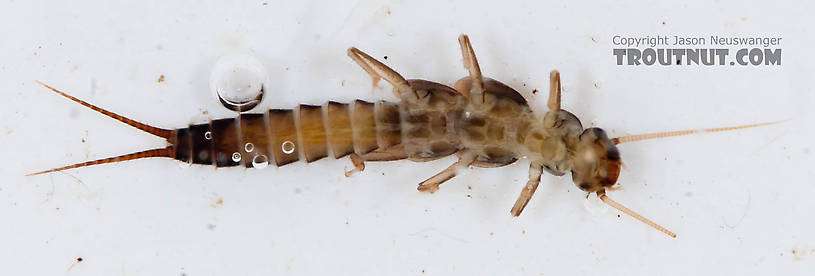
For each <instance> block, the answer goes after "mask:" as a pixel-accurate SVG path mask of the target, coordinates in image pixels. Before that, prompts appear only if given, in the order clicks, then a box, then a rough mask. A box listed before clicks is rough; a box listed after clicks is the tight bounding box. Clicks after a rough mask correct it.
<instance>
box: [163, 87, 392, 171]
mask: <svg viewBox="0 0 815 276" xmlns="http://www.w3.org/2000/svg"><path fill="white" fill-rule="evenodd" d="M401 122H402V120H401V118H400V111H399V105H397V104H395V103H390V102H385V101H380V102H377V103H376V104H374V103H371V102H366V101H362V100H356V101H355V102H353V103H352V104H350V105H349V104H343V103H338V102H328V103H326V104H325V105H322V106H315V105H300V106H299V107H298V108H297V110H291V109H272V110H269V111H268V112H266V113H262V114H241V115H240V116H239V117H238V118H226V119H218V120H213V121H211V122H209V123H205V124H198V125H191V126H190V127H189V128H184V129H179V130H178V136H177V142H176V155H175V159H178V160H180V161H184V162H191V163H194V164H204V165H215V166H217V167H231V166H240V165H244V166H246V167H260V166H265V165H266V164H275V165H277V166H283V165H286V164H289V163H292V162H295V161H298V160H300V159H301V157H302V158H303V159H305V161H306V162H313V161H316V160H319V159H322V158H324V157H327V156H328V152H329V151H331V153H332V155H333V156H334V157H335V158H341V157H344V156H346V155H349V154H351V153H356V154H360V155H362V154H366V153H369V152H371V151H374V150H376V149H379V148H383V149H386V148H390V147H394V146H397V145H400V144H402V131H401V130H402V125H401Z"/></svg>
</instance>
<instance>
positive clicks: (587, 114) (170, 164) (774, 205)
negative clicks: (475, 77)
mask: <svg viewBox="0 0 815 276" xmlns="http://www.w3.org/2000/svg"><path fill="white" fill-rule="evenodd" d="M294 3H295V2H273V1H269V2H268V3H266V4H264V2H261V1H258V2H254V3H247V4H240V5H230V6H220V5H213V4H202V3H198V2H189V3H185V4H181V3H165V2H161V1H139V2H133V3H131V4H110V3H106V2H99V3H88V4H85V5H77V4H60V3H50V2H49V3H45V2H23V1H16V2H5V1H4V2H3V3H2V4H0V5H1V6H2V8H0V10H2V12H0V14H2V16H0V20H2V22H1V23H0V33H3V34H4V39H3V40H2V41H0V60H2V62H0V93H2V94H1V95H2V96H3V100H2V101H0V137H2V138H0V141H1V142H0V153H3V158H0V176H2V179H3V180H2V182H0V221H3V226H2V227H0V244H1V245H2V247H3V250H0V269H3V270H4V272H5V273H7V274H30V275H54V274H69V275H102V274H105V275H111V274H114V275H119V274H121V275H191V276H192V275H243V274H253V275H280V274H293V275H302V274H312V275H314V274H326V273H330V274H348V275H357V274H381V273H388V274H408V275H451V274H465V275H469V274H497V275H507V274H531V275H537V274H555V275H563V274H598V273H604V274H612V275H614V274H616V275H622V274H675V275H678V274H691V273H704V274H714V275H715V274H729V275H740V274H805V273H808V272H810V271H811V268H812V267H813V264H815V238H813V235H812V229H815V220H812V219H811V218H812V212H811V210H813V209H814V208H815V203H813V201H812V200H810V199H811V195H812V194H813V192H815V183H813V179H815V175H813V169H812V164H815V162H813V161H815V158H813V152H814V151H815V150H814V149H813V144H812V143H811V141H812V139H813V137H815V132H814V131H813V128H812V127H811V126H812V122H813V119H815V115H813V112H812V109H813V102H814V101H813V100H815V99H813V93H812V91H815V87H813V82H812V77H813V75H814V74H813V73H815V71H813V61H815V59H813V55H812V50H811V49H812V48H813V47H812V46H813V42H815V41H813V38H812V37H813V36H812V35H811V26H812V25H813V24H812V23H815V22H813V20H812V18H811V13H810V11H812V10H813V8H814V7H813V6H812V5H813V4H812V3H810V2H796V3H784V1H777V2H773V3H772V4H762V5H756V6H750V7H743V6H744V5H743V4H741V2H736V1H733V2H729V3H728V2H727V1H726V2H717V3H707V2H700V3H689V2H683V3H682V4H681V5H679V6H667V5H663V4H653V3H650V4H645V3H636V2H631V1H622V2H620V1H616V2H614V4H608V5H601V6H592V5H589V4H576V3H571V2H562V3H552V4H538V3H537V1H530V2H527V3H519V4H518V5H516V6H510V5H504V4H498V3H473V2H470V1H461V2H449V3H448V2H443V3H437V2H436V1H430V2H426V3H422V4H420V5H416V4H414V2H412V1H411V2H409V3H408V2H397V3H382V2H375V1H358V2H347V3H336V4H329V3H323V2H317V1H313V2H298V3H297V4H296V6H289V5H294ZM703 3H704V4H703ZM654 5H657V6H654ZM460 33H468V34H469V35H470V39H471V41H472V43H473V45H474V47H475V51H476V54H477V55H478V58H479V61H480V63H481V68H482V71H483V73H484V74H485V75H487V76H490V77H492V78H495V79H498V80H501V81H504V82H505V83H506V84H508V85H510V86H512V87H514V88H516V89H517V90H518V91H520V92H521V94H523V95H524V96H526V97H527V98H528V99H530V102H531V105H533V106H534V107H535V108H536V109H537V110H541V111H542V110H544V109H545V101H546V99H545V96H544V94H545V91H547V89H548V82H549V80H548V76H549V71H550V70H552V69H555V68H557V69H558V70H560V72H561V73H562V76H563V85H564V90H565V91H564V95H563V105H564V108H565V109H567V110H570V111H572V112H574V113H575V114H576V115H578V117H580V118H581V120H582V121H583V123H584V125H586V126H589V125H595V126H599V127H603V128H605V129H606V130H607V131H608V132H609V133H610V135H611V136H618V135H625V134H635V133H644V132H653V131H662V130H674V129H687V128H699V127H719V126H728V125H737V124H743V123H753V122H762V121H772V120H778V119H785V118H792V121H790V122H788V123H785V124H782V125H777V126H771V127H764V128H759V129H752V130H745V131H738V132H729V133H721V134H703V135H697V136H690V137H682V138H672V139H665V140H656V141H647V142H638V143H631V144H625V145H621V146H620V151H621V154H622V158H623V161H624V162H625V163H626V165H627V167H628V169H627V170H624V171H623V174H622V176H621V177H620V180H619V182H620V183H621V184H622V186H623V187H624V188H623V190H621V191H616V192H611V193H610V195H611V196H612V197H613V198H614V199H615V200H617V201H619V202H621V203H623V204H625V205H627V206H628V207H630V208H632V209H634V210H636V211H639V212H640V213H642V214H643V215H645V216H646V217H649V218H651V219H653V220H654V221H656V222H658V223H660V224H662V225H664V226H666V227H667V228H669V229H671V230H673V231H674V232H676V233H677V234H678V235H679V237H678V238H677V239H670V238H668V237H666V236H665V235H663V234H662V233H659V232H657V231H655V230H653V229H650V228H648V227H647V226H645V225H643V224H641V223H639V222H637V221H635V220H634V219H632V218H630V217H627V216H625V215H622V216H621V217H618V216H617V214H619V212H617V211H616V210H613V209H604V207H600V206H601V205H599V203H597V202H589V203H586V199H585V194H584V193H582V192H579V191H578V189H577V188H576V187H575V186H574V184H572V183H571V181H570V177H569V176H568V175H567V176H564V177H559V178H558V177H553V176H551V175H545V176H544V177H543V182H542V184H541V186H540V188H539V189H538V191H537V194H536V195H535V197H533V199H532V201H531V202H530V203H529V206H528V207H527V209H526V211H525V212H524V214H523V215H522V216H521V217H520V218H512V217H510V216H509V210H510V208H511V207H512V204H513V203H514V200H515V198H516V196H517V194H518V193H519V192H520V190H521V189H522V188H523V186H524V184H525V182H526V176H527V171H526V168H527V165H528V163H527V162H526V160H521V161H520V162H518V163H517V164H514V165H511V166H507V167H504V168H500V169H472V170H469V171H467V172H466V173H465V174H463V175H460V176H457V177H456V178H455V179H453V180H451V181H450V182H448V183H446V184H444V185H443V186H442V187H441V190H440V191H439V192H437V193H435V194H433V195H428V194H422V193H419V192H417V191H416V184H418V182H420V181H421V180H423V179H425V178H427V177H429V176H431V175H433V174H435V173H436V172H438V171H440V170H441V169H443V168H445V167H446V166H447V165H449V164H450V163H452V162H453V159H452V158H447V159H443V160H439V161H435V162H429V163H411V162H407V161H404V162H388V163H369V164H368V165H367V168H366V170H365V172H363V173H361V174H358V175H356V176H354V177H351V178H345V177H344V176H343V169H344V168H345V167H350V166H351V165H350V161H348V160H347V159H344V160H325V161H320V162H316V163H312V164H308V165H306V164H303V163H297V164H293V165H288V166H286V167H282V168H274V167H269V168H266V169H264V170H244V169H240V168H237V169H219V170H213V169H212V168H210V167H199V166H192V167H189V166H182V168H180V167H179V166H177V165H176V163H175V161H172V160H162V159H148V160H138V161H131V162H125V163H119V164H112V165H104V166H95V167H88V168H82V169H76V170H70V171H66V172H64V173H54V174H48V175H41V176H33V177H24V176H23V175H24V174H27V173H31V172H34V171H37V170H42V169H48V168H52V167H56V166H62V165H65V164H69V163H75V162H81V161H85V160H89V159H97V158H103V157H107V156H111V155H114V154H121V153H128V152H133V151H137V150H142V149H146V148H152V147H159V146H163V145H164V144H163V143H164V142H163V141H161V140H160V139H157V138H155V137H152V136H150V135H148V134H144V133H141V132H140V131H138V130H136V129H134V128H131V127H128V126H126V125H123V124H121V123H118V122H116V121H114V120H111V119H109V118H106V117H104V116H102V115H99V114H95V113H94V112H92V111H90V110H87V109H85V108H83V107H81V106H79V105H77V104H75V103H72V102H69V101H67V100H65V99H63V98H61V97H58V96H56V95H54V94H53V93H50V92H48V91H47V90H46V89H44V88H42V87H40V86H38V85H37V84H36V83H34V81H33V80H35V79H36V80H42V81H44V82H46V83H48V84H51V85H53V86H54V87H56V88H59V89H62V90H64V91H66V92H69V93H70V94H72V95H74V96H76V97H79V98H81V99H85V100H87V101H89V102H91V103H93V104H96V105H98V106H100V107H103V108H107V109H109V110H111V111H114V112H117V113H119V114H121V115H124V116H127V117H130V118H133V119H136V120H138V121H141V122H145V123H149V124H153V125H156V126H159V127H165V128H175V127H183V126H186V125H187V124H189V123H193V122H202V121H205V120H206V119H209V118H213V119H214V118H222V117H227V116H234V113H232V112H230V111H228V110H226V109H225V108H223V107H221V106H220V104H219V103H218V102H217V101H215V100H213V97H212V94H211V91H210V89H209V88H210V87H209V80H210V72H211V70H212V66H213V65H214V64H215V62H216V61H217V60H218V58H219V57H220V56H222V55H227V54H234V53H249V54H251V55H253V56H255V57H256V58H258V59H259V60H260V61H261V62H263V65H264V67H265V69H266V70H267V73H268V74H269V81H270V83H271V84H273V87H270V89H268V91H267V93H269V95H267V97H266V99H264V102H263V103H262V104H261V106H262V107H263V108H269V107H275V108H290V107H294V106H296V105H297V104H299V103H309V104H320V103H323V102H325V101H327V100H337V101H350V100H353V99H356V98H361V99H365V100H378V99H387V100H394V98H393V95H392V94H391V92H390V91H389V86H388V85H387V84H385V83H384V82H382V83H381V84H380V86H381V87H382V89H375V90H373V91H372V90H371V87H370V79H369V78H368V76H367V74H365V72H364V71H362V70H361V69H360V68H358V67H357V66H356V65H355V64H354V63H353V62H352V61H351V60H350V59H349V58H348V57H346V55H345V49H346V48H348V47H349V46H357V47H359V48H360V49H362V50H363V51H366V52H368V53H369V54H371V55H372V56H374V57H377V58H380V59H381V60H383V61H384V62H385V63H387V64H388V65H391V66H392V67H393V68H395V69H396V70H397V71H399V72H400V73H402V74H403V75H405V76H406V77H408V78H424V79H430V80H434V81H439V82H442V83H453V82H454V81H456V80H457V79H458V78H460V77H463V76H465V75H466V71H465V70H464V68H463V67H462V65H461V58H460V52H459V48H458V43H457V41H456V37H457V36H458V34H460ZM616 34H621V35H648V34H665V35H673V34H680V35H682V34H685V35H700V36H709V35H715V34H718V35H745V36H753V35H763V36H781V37H783V38H784V40H783V43H782V45H781V48H782V49H783V51H784V55H783V66H778V67H773V66H763V67H752V66H749V67H738V66H736V67H730V66H716V67H701V66H690V67H681V66H680V67H676V66H671V67H629V66H617V65H615V63H614V62H615V59H614V56H613V55H612V48H613V47H614V45H612V42H611V38H612V37H613V36H614V35H616ZM385 56H387V59H385ZM162 75H163V76H164V78H163V81H161V82H159V81H158V79H159V78H160V76H162ZM536 89H537V90H539V91H543V92H544V93H538V94H537V95H534V96H533V93H532V91H534V90H536ZM77 258H82V260H83V261H82V262H79V263H77Z"/></svg>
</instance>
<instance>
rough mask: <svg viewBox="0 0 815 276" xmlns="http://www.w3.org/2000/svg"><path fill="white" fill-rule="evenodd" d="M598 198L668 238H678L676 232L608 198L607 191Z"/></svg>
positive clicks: (600, 193)
mask: <svg viewBox="0 0 815 276" xmlns="http://www.w3.org/2000/svg"><path fill="white" fill-rule="evenodd" d="M597 196H598V197H600V200H602V201H603V202H605V203H606V204H608V205H609V206H611V207H614V208H616V209H617V210H620V211H622V212H623V213H626V214H628V215H629V216H632V217H634V218H635V219H637V220H639V221H642V222H643V223H645V224H648V226H651V227H654V229H657V230H659V231H662V233H665V234H667V235H668V236H671V238H676V234H674V232H671V231H670V230H668V229H665V227H662V226H660V225H659V224H656V223H655V222H653V221H651V220H649V219H647V218H645V217H643V216H641V215H640V214H637V213H636V212H634V211H631V209H628V208H626V207H625V206H623V205H622V204H620V203H617V202H616V201H614V200H612V199H611V198H610V197H608V196H607V195H606V191H605V190H603V191H599V192H597Z"/></svg>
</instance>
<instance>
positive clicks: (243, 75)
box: [210, 54, 268, 111]
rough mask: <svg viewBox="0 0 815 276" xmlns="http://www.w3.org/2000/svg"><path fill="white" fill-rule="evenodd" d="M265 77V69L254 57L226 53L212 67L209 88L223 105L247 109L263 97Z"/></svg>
mask: <svg viewBox="0 0 815 276" xmlns="http://www.w3.org/2000/svg"><path fill="white" fill-rule="evenodd" d="M266 76H267V73H266V69H265V68H264V67H263V64H262V63H261V62H260V61H259V60H258V59H256V58H255V57H253V56H251V55H247V54H231V55H226V56H223V57H221V58H219V59H218V61H217V62H216V63H215V66H214V67H213V69H212V75H211V76H210V88H211V89H212V92H213V93H214V95H215V97H216V99H217V100H218V101H220V102H221V104H222V105H224V107H226V108H228V109H230V110H233V111H248V110H250V109H252V108H253V107H255V106H257V104H258V103H260V101H261V100H262V99H263V93H264V89H263V87H264V85H263V83H264V82H265V81H266ZM267 87H268V86H267Z"/></svg>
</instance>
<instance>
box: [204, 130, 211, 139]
mask: <svg viewBox="0 0 815 276" xmlns="http://www.w3.org/2000/svg"><path fill="white" fill-rule="evenodd" d="M204 139H207V140H212V132H210V131H207V132H204Z"/></svg>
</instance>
